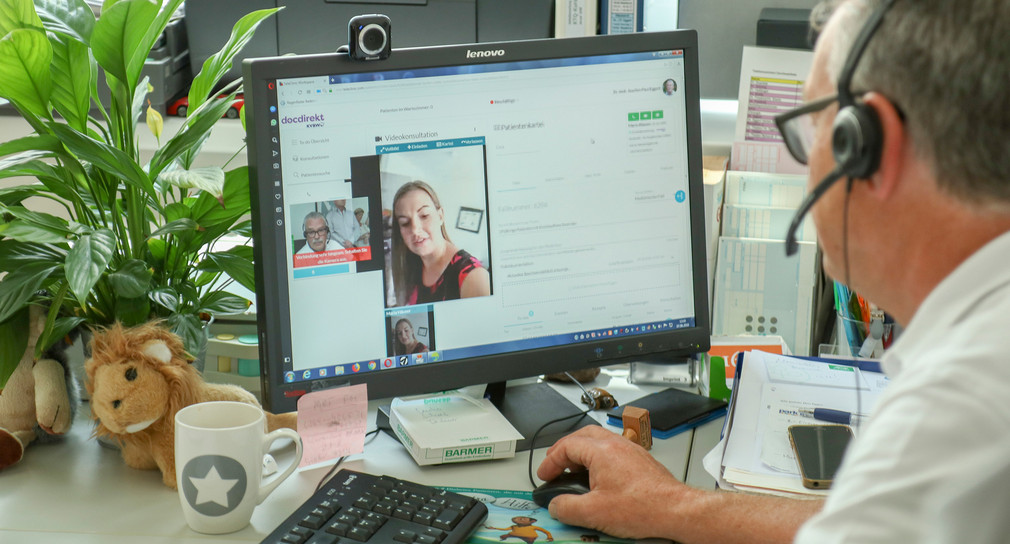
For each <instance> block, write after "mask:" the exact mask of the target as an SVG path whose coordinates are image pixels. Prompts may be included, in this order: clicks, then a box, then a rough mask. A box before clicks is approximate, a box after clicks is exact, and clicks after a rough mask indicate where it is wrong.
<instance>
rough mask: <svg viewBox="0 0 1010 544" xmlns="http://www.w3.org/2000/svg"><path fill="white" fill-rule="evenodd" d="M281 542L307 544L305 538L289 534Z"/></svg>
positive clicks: (283, 543)
mask: <svg viewBox="0 0 1010 544" xmlns="http://www.w3.org/2000/svg"><path fill="white" fill-rule="evenodd" d="M280 542H281V544H302V543H303V542H305V537H303V536H300V535H294V534H291V533H288V534H286V535H284V536H283V537H281V539H280Z"/></svg>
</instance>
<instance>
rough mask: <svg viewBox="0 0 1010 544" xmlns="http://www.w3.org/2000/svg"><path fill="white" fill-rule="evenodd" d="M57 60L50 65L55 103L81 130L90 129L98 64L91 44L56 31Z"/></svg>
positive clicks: (76, 127)
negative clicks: (90, 115) (89, 48)
mask: <svg viewBox="0 0 1010 544" xmlns="http://www.w3.org/2000/svg"><path fill="white" fill-rule="evenodd" d="M51 43H52V46H53V64H52V66H51V68H50V70H51V72H52V79H53V93H52V96H51V97H50V98H51V99H52V102H53V107H54V108H56V111H58V112H59V113H60V115H62V116H63V118H64V119H66V120H67V123H69V124H70V126H72V127H74V128H75V129H77V130H78V131H79V132H87V130H88V111H89V110H90V109H91V93H92V90H93V86H92V85H93V82H94V81H96V78H97V71H98V68H97V67H96V65H95V59H94V57H92V56H91V52H90V51H89V50H88V46H87V45H84V44H83V43H82V42H79V41H77V40H76V39H72V38H68V37H66V36H63V35H59V34H53V35H52V40H51Z"/></svg>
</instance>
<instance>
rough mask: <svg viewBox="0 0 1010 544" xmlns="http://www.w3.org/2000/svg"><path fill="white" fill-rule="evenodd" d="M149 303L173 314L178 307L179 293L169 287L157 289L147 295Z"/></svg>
mask: <svg viewBox="0 0 1010 544" xmlns="http://www.w3.org/2000/svg"><path fill="white" fill-rule="evenodd" d="M147 296H148V298H150V299H151V302H154V303H155V304H157V305H158V306H161V307H162V308H165V309H166V310H168V311H171V312H174V311H175V310H176V309H177V308H178V307H179V293H178V292H177V291H176V290H175V289H172V288H171V287H159V288H158V289H154V290H152V291H151V292H150V293H148V294H147Z"/></svg>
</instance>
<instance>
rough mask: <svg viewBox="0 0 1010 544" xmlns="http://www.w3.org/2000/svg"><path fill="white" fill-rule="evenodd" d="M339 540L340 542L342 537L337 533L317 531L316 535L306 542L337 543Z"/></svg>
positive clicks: (312, 543) (316, 543) (310, 543)
mask: <svg viewBox="0 0 1010 544" xmlns="http://www.w3.org/2000/svg"><path fill="white" fill-rule="evenodd" d="M338 542H340V537H338V536H337V535H331V534H330V533H316V536H314V537H312V539H311V540H309V541H308V542H306V543H305V544H337V543H338Z"/></svg>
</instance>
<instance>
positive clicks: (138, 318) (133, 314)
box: [115, 296, 151, 327]
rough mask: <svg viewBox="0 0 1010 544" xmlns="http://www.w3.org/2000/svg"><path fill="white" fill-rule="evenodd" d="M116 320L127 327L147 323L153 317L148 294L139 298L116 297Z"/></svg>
mask: <svg viewBox="0 0 1010 544" xmlns="http://www.w3.org/2000/svg"><path fill="white" fill-rule="evenodd" d="M115 312H116V320H118V321H119V322H120V323H122V324H123V325H125V326H127V327H132V326H134V325H140V324H141V323H146V322H147V321H148V320H150V319H151V301H150V300H148V298H147V297H146V296H143V297H137V298H127V297H116V309H115Z"/></svg>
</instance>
